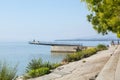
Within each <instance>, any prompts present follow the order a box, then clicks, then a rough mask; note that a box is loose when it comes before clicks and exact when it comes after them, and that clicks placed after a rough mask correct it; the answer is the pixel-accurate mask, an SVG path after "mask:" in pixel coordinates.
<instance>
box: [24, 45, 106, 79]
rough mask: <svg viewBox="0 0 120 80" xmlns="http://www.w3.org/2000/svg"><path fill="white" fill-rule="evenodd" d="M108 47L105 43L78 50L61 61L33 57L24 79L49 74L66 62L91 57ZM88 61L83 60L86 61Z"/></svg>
mask: <svg viewBox="0 0 120 80" xmlns="http://www.w3.org/2000/svg"><path fill="white" fill-rule="evenodd" d="M106 49H107V47H106V46H105V45H103V44H99V45H98V46H96V47H95V48H89V49H85V50H81V51H77V52H75V53H73V54H68V55H67V56H66V57H65V58H64V59H63V61H62V62H61V63H54V64H52V63H49V62H44V63H43V62H42V60H41V58H39V59H32V60H31V62H29V64H28V66H27V68H26V74H25V75H24V76H23V80H26V79H30V78H36V77H40V76H43V75H46V74H49V73H51V72H52V70H54V69H55V68H57V67H59V66H62V65H64V64H68V63H70V62H74V61H78V60H81V59H83V58H87V57H90V56H92V55H94V54H96V53H97V52H98V51H102V50H106ZM85 62H86V61H83V63H85Z"/></svg>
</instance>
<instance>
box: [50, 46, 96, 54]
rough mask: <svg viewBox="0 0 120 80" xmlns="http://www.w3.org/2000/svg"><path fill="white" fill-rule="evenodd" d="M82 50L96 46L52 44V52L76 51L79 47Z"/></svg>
mask: <svg viewBox="0 0 120 80" xmlns="http://www.w3.org/2000/svg"><path fill="white" fill-rule="evenodd" d="M78 47H79V48H80V50H83V49H88V48H92V47H94V46H87V47H86V46H51V52H59V53H74V52H76V49H77V48H78Z"/></svg>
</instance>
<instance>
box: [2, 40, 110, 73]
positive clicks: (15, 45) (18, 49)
mask: <svg viewBox="0 0 120 80" xmlns="http://www.w3.org/2000/svg"><path fill="white" fill-rule="evenodd" d="M73 43H74V42H73ZM77 43H79V44H81V43H82V44H83V45H86V46H95V45H97V44H99V43H101V44H106V45H107V44H110V42H103V41H102V42H90V41H88V42H84V41H82V42H77ZM50 50H51V47H50V46H40V45H39V46H38V45H30V44H28V42H4V43H3V42H0V61H5V62H7V63H8V64H9V65H10V66H14V65H16V64H18V75H22V74H24V72H25V68H26V66H27V64H28V63H29V62H30V61H31V59H33V58H42V59H43V61H49V62H52V63H56V62H61V61H62V59H63V58H64V57H65V56H66V54H65V53H51V51H50Z"/></svg>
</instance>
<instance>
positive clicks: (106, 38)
mask: <svg viewBox="0 0 120 80" xmlns="http://www.w3.org/2000/svg"><path fill="white" fill-rule="evenodd" d="M112 40H114V41H117V40H120V38H117V37H116V36H92V37H83V38H78V39H59V40H55V41H112Z"/></svg>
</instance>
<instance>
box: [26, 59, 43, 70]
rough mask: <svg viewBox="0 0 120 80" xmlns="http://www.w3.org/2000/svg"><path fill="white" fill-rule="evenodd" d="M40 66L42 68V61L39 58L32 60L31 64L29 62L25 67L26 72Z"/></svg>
mask: <svg viewBox="0 0 120 80" xmlns="http://www.w3.org/2000/svg"><path fill="white" fill-rule="evenodd" d="M42 66H43V64H42V59H41V58H39V59H32V60H31V62H29V64H28V66H27V69H26V72H29V70H35V69H38V68H40V67H42Z"/></svg>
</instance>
